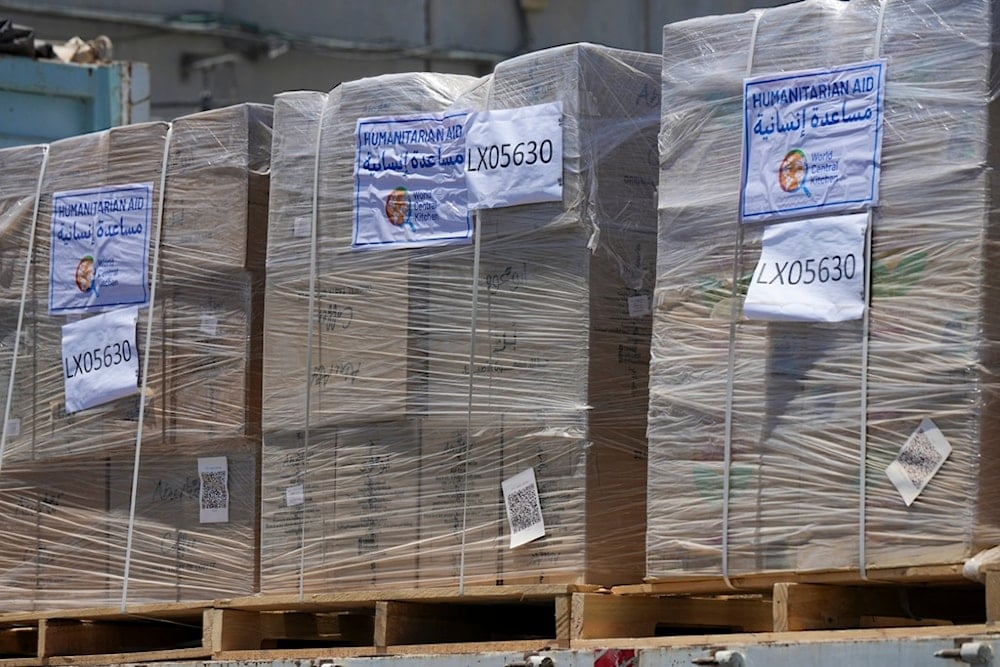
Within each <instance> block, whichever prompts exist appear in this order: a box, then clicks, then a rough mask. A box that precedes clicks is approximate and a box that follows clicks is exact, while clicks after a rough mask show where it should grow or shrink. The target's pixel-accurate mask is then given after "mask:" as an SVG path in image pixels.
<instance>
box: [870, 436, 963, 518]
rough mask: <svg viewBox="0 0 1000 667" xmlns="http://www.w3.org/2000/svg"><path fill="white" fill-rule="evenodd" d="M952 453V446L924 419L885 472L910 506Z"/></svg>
mask: <svg viewBox="0 0 1000 667" xmlns="http://www.w3.org/2000/svg"><path fill="white" fill-rule="evenodd" d="M950 454H951V443H949V442H948V439H947V438H945V437H944V434H943V433H941V430H940V429H939V428H938V427H937V425H936V424H935V423H934V422H933V421H931V420H930V419H924V420H923V421H922V422H921V423H920V426H919V427H918V428H917V430H916V431H914V432H913V433H912V434H911V435H910V437H909V438H907V440H906V442H905V443H904V444H903V446H902V447H901V448H900V449H899V454H897V455H896V459H895V460H894V461H893V462H892V463H890V464H889V466H888V467H887V468H886V470H885V474H886V475H887V476H888V477H889V480H890V481H891V482H892V483H893V485H894V486H895V487H896V490H897V491H899V495H901V496H902V497H903V502H905V503H906V505H907V507H909V506H910V505H912V504H913V501H914V500H916V499H917V496H919V495H920V494H921V493H922V492H923V490H924V487H926V486H927V484H928V483H930V481H931V479H932V478H933V477H934V476H935V475H936V474H937V472H938V470H940V468H941V466H942V465H944V462H945V459H947V458H948V456H949V455H950Z"/></svg>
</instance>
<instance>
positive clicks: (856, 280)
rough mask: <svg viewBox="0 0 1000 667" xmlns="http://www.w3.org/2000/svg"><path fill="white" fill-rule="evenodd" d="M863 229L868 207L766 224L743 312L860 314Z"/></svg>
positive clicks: (792, 316)
mask: <svg viewBox="0 0 1000 667" xmlns="http://www.w3.org/2000/svg"><path fill="white" fill-rule="evenodd" d="M867 229H868V214H867V213H855V214H852V215H842V216H837V217H829V218H814V219H811V220H802V221H799V222H791V223H781V224H772V225H769V226H768V227H767V229H765V230H764V237H763V247H762V248H761V253H760V260H759V261H758V262H757V267H756V268H755V269H754V273H753V277H752V278H751V279H750V286H749V289H748V290H747V298H746V302H745V303H744V304H743V314H744V315H745V316H746V317H749V318H754V319H762V320H791V321H799V322H844V321H847V320H856V319H859V318H861V316H862V315H864V312H865V300H864V291H865V275H866V274H865V236H866V233H867Z"/></svg>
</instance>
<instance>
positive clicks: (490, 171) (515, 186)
mask: <svg viewBox="0 0 1000 667" xmlns="http://www.w3.org/2000/svg"><path fill="white" fill-rule="evenodd" d="M465 150H466V159H465V164H466V182H467V183H468V186H469V208H471V209H484V208H499V207H502V206H517V205H519V204H534V203H538V202H547V201H562V195H563V180H562V169H563V151H562V102H552V103H549V104H541V105H537V106H530V107H520V108H517V109H502V110H495V111H480V112H478V113H474V114H472V115H471V116H470V118H469V124H468V130H467V132H466V140H465Z"/></svg>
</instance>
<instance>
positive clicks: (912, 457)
mask: <svg viewBox="0 0 1000 667" xmlns="http://www.w3.org/2000/svg"><path fill="white" fill-rule="evenodd" d="M941 458H942V457H941V453H940V452H939V451H938V450H937V448H936V447H935V446H934V445H933V444H932V443H931V441H930V438H928V437H927V434H926V433H924V432H923V431H917V432H916V433H914V434H913V438H912V439H911V440H910V442H909V443H907V445H906V446H905V447H903V449H902V450H900V452H899V457H898V459H897V460H898V461H899V465H901V466H902V467H903V470H904V471H905V472H906V475H907V477H909V478H910V481H911V482H912V483H913V486H916V487H919V486H922V485H923V484H924V483H925V482H926V481H927V478H928V477H930V476H931V475H933V474H934V473H935V472H937V469H938V467H939V466H940V465H941Z"/></svg>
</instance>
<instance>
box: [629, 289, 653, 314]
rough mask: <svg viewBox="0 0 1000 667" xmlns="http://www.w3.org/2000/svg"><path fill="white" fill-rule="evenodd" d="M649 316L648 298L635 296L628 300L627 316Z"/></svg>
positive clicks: (641, 295) (642, 295) (639, 295)
mask: <svg viewBox="0 0 1000 667" xmlns="http://www.w3.org/2000/svg"><path fill="white" fill-rule="evenodd" d="M646 315H649V297H648V296H647V295H645V294H635V295H633V296H630V297H629V298H628V316H629V317H645V316H646Z"/></svg>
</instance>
